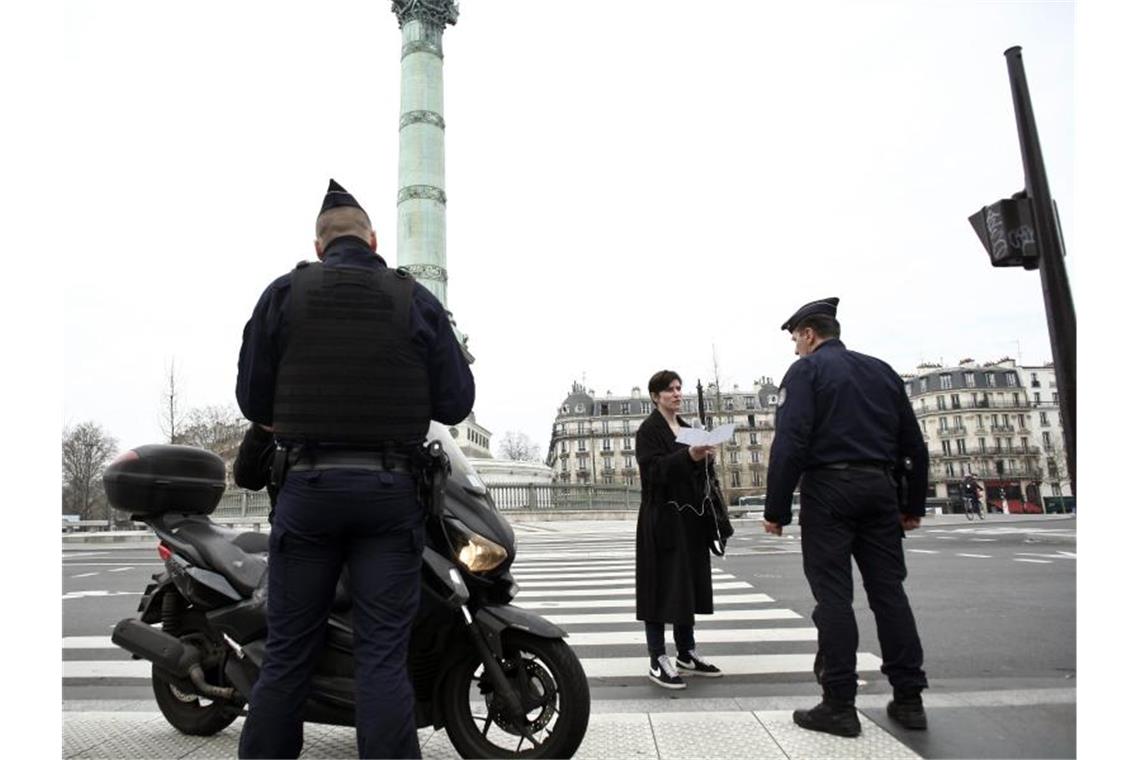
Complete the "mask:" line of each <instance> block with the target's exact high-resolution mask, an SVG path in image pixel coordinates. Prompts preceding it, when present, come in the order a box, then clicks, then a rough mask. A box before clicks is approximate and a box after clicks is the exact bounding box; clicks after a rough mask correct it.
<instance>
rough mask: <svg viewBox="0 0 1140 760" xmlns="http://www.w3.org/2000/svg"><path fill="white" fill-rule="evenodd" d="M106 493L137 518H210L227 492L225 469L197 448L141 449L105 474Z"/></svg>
mask: <svg viewBox="0 0 1140 760" xmlns="http://www.w3.org/2000/svg"><path fill="white" fill-rule="evenodd" d="M103 490H105V491H106V492H107V499H108V500H109V501H110V502H111V506H113V507H114V508H115V509H117V510H120V511H122V512H129V513H130V514H134V515H158V514H162V513H164V512H177V513H180V514H194V515H208V514H210V513H211V512H213V511H214V509H215V508H217V506H218V502H219V501H221V499H222V494H223V493H224V492H225V490H226V465H225V463H224V462H223V461H222V458H221V457H220V456H218V455H217V454H215V453H213V452H212V451H206V450H205V449H199V448H195V447H193V446H174V445H164V444H149V445H146V446H137V447H135V448H133V449H131V450H130V451H128V452H126V453H125V454H122V455H121V456H120V457H119V458H118V459H116V460H115V461H114V462H112V463H111V464H110V465H109V466H108V467H107V469H106V470H105V471H104V472H103Z"/></svg>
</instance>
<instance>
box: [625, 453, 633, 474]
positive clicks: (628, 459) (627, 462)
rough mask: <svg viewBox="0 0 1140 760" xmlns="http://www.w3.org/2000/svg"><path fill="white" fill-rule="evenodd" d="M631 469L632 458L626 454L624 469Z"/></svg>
mask: <svg viewBox="0 0 1140 760" xmlns="http://www.w3.org/2000/svg"><path fill="white" fill-rule="evenodd" d="M632 468H633V457H631V456H629V455H628V454H626V456H625V469H627V470H629V469H632Z"/></svg>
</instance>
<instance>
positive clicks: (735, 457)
mask: <svg viewBox="0 0 1140 760" xmlns="http://www.w3.org/2000/svg"><path fill="white" fill-rule="evenodd" d="M728 462H729V464H740V452H739V451H730V452H728Z"/></svg>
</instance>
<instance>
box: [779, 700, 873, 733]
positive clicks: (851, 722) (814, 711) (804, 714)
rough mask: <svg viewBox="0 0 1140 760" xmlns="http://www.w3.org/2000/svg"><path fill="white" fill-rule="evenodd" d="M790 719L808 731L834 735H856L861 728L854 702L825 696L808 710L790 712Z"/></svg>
mask: <svg viewBox="0 0 1140 760" xmlns="http://www.w3.org/2000/svg"><path fill="white" fill-rule="evenodd" d="M792 720H794V721H795V722H796V725H797V726H799V727H800V728H806V729H807V730H808V731H822V732H824V733H826V734H834V735H836V736H858V735H859V732H860V731H862V730H863V727H862V726H861V725H859V715H858V714H857V713H856V712H855V703H854V702H845V701H841V700H834V699H827V698H824V700H823V701H822V702H820V703H819V704H818V705H816V706H815V707H813V708H811V709H810V710H796V711H795V712H793V713H792Z"/></svg>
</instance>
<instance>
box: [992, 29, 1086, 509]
mask: <svg viewBox="0 0 1140 760" xmlns="http://www.w3.org/2000/svg"><path fill="white" fill-rule="evenodd" d="M1005 60H1006V65H1007V66H1008V68H1009V84H1010V88H1011V89H1012V90H1013V110H1014V114H1015V116H1016V117H1017V134H1018V138H1019V141H1020V143H1021V164H1022V166H1023V167H1024V169H1025V193H1026V196H1027V197H1028V198H1029V202H1030V204H1031V206H1032V208H1033V216H1034V219H1035V221H1036V226H1037V235H1038V238H1039V240H1038V241H1037V244H1038V250H1039V251H1040V257H1039V259H1040V266H1039V268H1040V269H1041V290H1042V293H1043V295H1044V297H1045V318H1046V320H1047V321H1048V323H1049V342H1050V343H1051V344H1052V347H1053V371H1054V373H1055V374H1056V377H1057V397H1058V400H1059V401H1060V407H1061V426H1062V428H1064V431H1063V432H1064V438H1065V461H1066V464H1067V466H1068V470H1069V482H1070V483H1072V488H1073V495H1074V496H1076V494H1077V315H1076V311H1075V310H1074V308H1073V294H1072V292H1071V291H1070V290H1069V276H1068V274H1066V272H1065V262H1064V259H1062V257H1061V254H1062V251H1063V250H1064V248H1063V243H1062V242H1061V229H1060V224H1059V221H1058V219H1057V215H1056V213H1055V207H1054V204H1053V196H1052V195H1051V194H1050V193H1049V180H1048V179H1047V178H1046V176H1045V159H1044V158H1043V157H1042V155H1041V143H1040V142H1039V141H1038V139H1037V122H1036V121H1035V120H1034V118H1033V104H1032V103H1031V102H1030V100H1029V83H1028V81H1027V79H1026V77H1025V66H1024V64H1023V63H1022V60H1021V47H1020V46H1014V47H1011V48H1010V49H1009V50H1006V51H1005Z"/></svg>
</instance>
